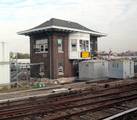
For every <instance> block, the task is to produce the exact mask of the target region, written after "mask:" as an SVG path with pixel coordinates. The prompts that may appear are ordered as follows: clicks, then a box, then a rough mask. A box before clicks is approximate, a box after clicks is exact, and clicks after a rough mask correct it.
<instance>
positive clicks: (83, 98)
mask: <svg viewBox="0 0 137 120" xmlns="http://www.w3.org/2000/svg"><path fill="white" fill-rule="evenodd" d="M136 86H137V83H134V84H129V85H125V86H118V87H115V88H107V89H104V90H102V91H97V92H93V91H91V89H90V88H88V89H85V90H82V91H80V90H79V91H70V92H69V93H59V94H53V95H49V96H46V97H44V96H43V97H40V98H36V97H34V98H29V99H26V100H25V101H16V102H13V103H12V102H11V103H8V104H7V103H3V104H0V120H6V119H16V118H18V119H20V120H21V118H22V117H26V116H29V117H30V116H33V115H35V116H41V117H44V118H46V119H45V120H62V119H68V118H69V117H71V116H76V115H80V114H83V113H86V112H89V111H97V110H100V109H103V108H104V107H109V106H111V105H114V104H118V103H122V102H124V101H129V100H133V99H137V87H136Z"/></svg>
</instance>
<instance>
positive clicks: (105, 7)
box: [0, 0, 137, 52]
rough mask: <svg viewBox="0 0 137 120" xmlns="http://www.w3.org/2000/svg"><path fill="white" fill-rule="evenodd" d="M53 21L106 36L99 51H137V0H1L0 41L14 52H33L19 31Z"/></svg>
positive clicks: (100, 40)
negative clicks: (74, 25) (73, 24)
mask: <svg viewBox="0 0 137 120" xmlns="http://www.w3.org/2000/svg"><path fill="white" fill-rule="evenodd" d="M50 18H60V19H65V20H71V21H75V22H79V23H80V24H82V25H84V26H86V27H89V28H90V29H93V30H97V31H100V32H103V33H106V34H107V35H108V36H107V37H104V38H100V39H99V50H106V51H108V50H109V49H112V50H113V51H123V50H133V51H135V50H137V47H136V46H137V41H136V40H137V0H0V41H6V42H8V44H9V46H10V50H11V51H20V52H29V38H28V37H25V36H20V35H17V32H18V31H22V30H25V29H28V28H32V27H34V26H36V25H38V24H40V23H42V22H45V21H46V20H48V19H50Z"/></svg>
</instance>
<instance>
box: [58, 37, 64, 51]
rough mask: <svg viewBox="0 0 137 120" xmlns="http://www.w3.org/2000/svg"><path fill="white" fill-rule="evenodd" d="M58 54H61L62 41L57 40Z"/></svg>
mask: <svg viewBox="0 0 137 120" xmlns="http://www.w3.org/2000/svg"><path fill="white" fill-rule="evenodd" d="M57 42H58V52H63V41H62V39H58V40H57Z"/></svg>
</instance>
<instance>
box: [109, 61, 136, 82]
mask: <svg viewBox="0 0 137 120" xmlns="http://www.w3.org/2000/svg"><path fill="white" fill-rule="evenodd" d="M108 71H109V74H108V77H109V78H118V79H126V78H132V77H134V62H133V61H132V60H128V59H117V60H111V61H109V64H108Z"/></svg>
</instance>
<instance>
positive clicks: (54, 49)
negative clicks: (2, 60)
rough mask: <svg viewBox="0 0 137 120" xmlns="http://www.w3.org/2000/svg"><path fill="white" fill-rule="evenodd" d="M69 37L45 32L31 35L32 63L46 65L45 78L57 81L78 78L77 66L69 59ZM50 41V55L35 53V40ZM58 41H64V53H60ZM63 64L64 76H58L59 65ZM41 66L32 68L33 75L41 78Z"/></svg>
mask: <svg viewBox="0 0 137 120" xmlns="http://www.w3.org/2000/svg"><path fill="white" fill-rule="evenodd" d="M68 35H69V33H65V32H47V33H46V32H45V33H37V34H32V35H30V59H31V63H44V73H45V75H44V77H48V78H51V79H56V78H59V77H72V76H76V65H73V61H72V60H69V58H68ZM44 38H46V39H48V53H35V50H34V47H33V46H34V45H35V40H39V39H44ZM57 39H62V40H63V52H62V53H59V52H58V44H57ZM59 62H62V63H63V69H64V75H58V63H59ZM38 73H39V66H38V65H32V66H31V75H32V76H33V77H34V76H37V77H38V76H39V74H38Z"/></svg>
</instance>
